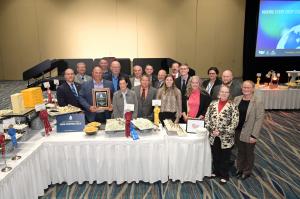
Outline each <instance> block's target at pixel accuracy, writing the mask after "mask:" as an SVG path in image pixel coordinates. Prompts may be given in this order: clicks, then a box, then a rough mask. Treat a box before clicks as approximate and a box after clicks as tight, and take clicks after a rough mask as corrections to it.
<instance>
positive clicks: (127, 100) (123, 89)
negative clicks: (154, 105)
mask: <svg viewBox="0 0 300 199" xmlns="http://www.w3.org/2000/svg"><path fill="white" fill-rule="evenodd" d="M128 81H129V80H128V78H126V77H121V78H120V80H119V86H120V90H118V91H117V92H115V93H114V97H113V112H112V118H123V117H124V114H125V111H124V108H125V104H134V111H133V113H132V118H137V113H138V100H137V97H136V95H135V92H134V91H132V90H130V89H128V88H127V85H128Z"/></svg>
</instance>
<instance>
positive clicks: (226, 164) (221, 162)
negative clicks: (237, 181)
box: [211, 137, 231, 180]
mask: <svg viewBox="0 0 300 199" xmlns="http://www.w3.org/2000/svg"><path fill="white" fill-rule="evenodd" d="M211 151H212V156H213V173H214V174H215V175H216V176H220V177H221V178H224V179H226V180H229V174H228V173H229V168H230V155H231V148H228V149H222V148H221V140H220V138H219V137H216V138H215V140H214V144H213V145H212V146H211Z"/></svg>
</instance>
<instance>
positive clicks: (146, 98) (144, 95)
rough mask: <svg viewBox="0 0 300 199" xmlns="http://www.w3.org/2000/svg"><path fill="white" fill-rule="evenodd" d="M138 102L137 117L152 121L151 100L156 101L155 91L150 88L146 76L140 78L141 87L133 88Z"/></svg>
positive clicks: (148, 79)
mask: <svg viewBox="0 0 300 199" xmlns="http://www.w3.org/2000/svg"><path fill="white" fill-rule="evenodd" d="M133 90H134V92H135V95H136V97H137V100H138V117H142V118H147V119H149V120H153V106H152V100H154V99H156V92H157V89H156V88H153V87H152V86H150V78H149V76H147V75H143V76H142V77H141V85H140V86H135V87H133Z"/></svg>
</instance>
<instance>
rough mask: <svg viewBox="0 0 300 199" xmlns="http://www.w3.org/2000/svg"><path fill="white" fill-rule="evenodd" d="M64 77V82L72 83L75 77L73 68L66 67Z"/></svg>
mask: <svg viewBox="0 0 300 199" xmlns="http://www.w3.org/2000/svg"><path fill="white" fill-rule="evenodd" d="M64 77H65V80H66V82H68V83H73V82H74V78H75V74H74V70H73V69H72V68H67V69H66V70H65V73H64Z"/></svg>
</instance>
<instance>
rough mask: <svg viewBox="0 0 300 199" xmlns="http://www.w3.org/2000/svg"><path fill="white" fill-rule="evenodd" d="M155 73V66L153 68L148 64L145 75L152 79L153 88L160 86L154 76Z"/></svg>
mask: <svg viewBox="0 0 300 199" xmlns="http://www.w3.org/2000/svg"><path fill="white" fill-rule="evenodd" d="M153 72H154V69H153V66H151V65H150V64H148V65H147V66H146V67H145V74H146V75H148V76H149V78H150V84H151V85H152V87H155V86H156V85H157V84H158V79H157V77H156V76H155V75H154V74H153Z"/></svg>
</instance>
